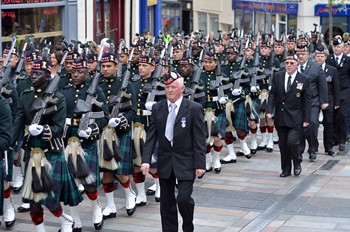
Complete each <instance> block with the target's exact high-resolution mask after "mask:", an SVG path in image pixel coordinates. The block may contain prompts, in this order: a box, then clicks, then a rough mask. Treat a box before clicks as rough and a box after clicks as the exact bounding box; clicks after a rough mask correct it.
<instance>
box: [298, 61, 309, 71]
mask: <svg viewBox="0 0 350 232" xmlns="http://www.w3.org/2000/svg"><path fill="white" fill-rule="evenodd" d="M306 66H307V61H306V62H305V63H304V64H301V65H299V67H298V71H299V72H301V67H303V70H304V71H305V69H306Z"/></svg>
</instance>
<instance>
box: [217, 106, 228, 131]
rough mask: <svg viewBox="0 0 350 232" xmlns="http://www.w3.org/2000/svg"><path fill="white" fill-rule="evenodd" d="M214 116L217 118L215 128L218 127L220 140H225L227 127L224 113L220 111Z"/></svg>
mask: <svg viewBox="0 0 350 232" xmlns="http://www.w3.org/2000/svg"><path fill="white" fill-rule="evenodd" d="M215 116H216V117H217V121H216V126H217V127H218V131H219V134H220V136H221V138H225V134H226V127H227V126H228V123H227V120H226V115H225V112H224V111H221V112H220V113H216V114H215Z"/></svg>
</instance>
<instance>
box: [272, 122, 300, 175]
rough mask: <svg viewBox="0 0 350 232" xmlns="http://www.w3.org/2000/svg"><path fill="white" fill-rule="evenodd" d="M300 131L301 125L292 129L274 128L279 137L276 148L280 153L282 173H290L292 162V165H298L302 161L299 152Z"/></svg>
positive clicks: (284, 127)
mask: <svg viewBox="0 0 350 232" xmlns="http://www.w3.org/2000/svg"><path fill="white" fill-rule="evenodd" d="M302 129H303V127H302V125H300V126H296V127H293V128H291V127H286V126H276V130H277V133H278V137H279V141H278V146H279V148H280V153H281V169H282V172H284V173H291V170H292V160H293V165H295V164H299V163H301V162H302V160H303V159H302V156H301V154H300V151H299V145H300V134H301V131H302Z"/></svg>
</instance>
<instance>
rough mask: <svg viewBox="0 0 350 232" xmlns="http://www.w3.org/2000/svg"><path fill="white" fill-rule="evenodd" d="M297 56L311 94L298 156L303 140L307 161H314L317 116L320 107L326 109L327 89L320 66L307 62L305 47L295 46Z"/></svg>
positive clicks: (316, 148) (324, 76)
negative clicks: (309, 114)
mask: <svg viewBox="0 0 350 232" xmlns="http://www.w3.org/2000/svg"><path fill="white" fill-rule="evenodd" d="M296 51H297V55H298V57H299V60H298V61H299V67H298V69H299V72H301V73H303V74H305V75H306V76H307V77H308V78H309V90H310V94H311V118H310V125H309V126H308V127H305V128H304V130H303V132H304V133H301V137H300V154H301V155H302V154H303V153H304V150H305V147H306V145H305V143H306V142H305V139H306V140H307V141H308V144H309V149H308V153H309V160H310V161H315V160H316V152H317V151H318V139H317V135H318V126H319V122H318V116H319V114H320V107H321V109H322V110H324V109H326V108H327V107H328V87H327V82H326V74H325V73H324V72H323V70H322V69H321V65H320V64H318V63H315V62H313V61H311V60H309V50H308V48H307V46H306V45H298V46H297V50H296Z"/></svg>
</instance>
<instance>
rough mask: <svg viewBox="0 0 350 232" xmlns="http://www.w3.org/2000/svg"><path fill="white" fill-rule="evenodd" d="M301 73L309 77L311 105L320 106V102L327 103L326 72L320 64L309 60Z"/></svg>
mask: <svg viewBox="0 0 350 232" xmlns="http://www.w3.org/2000/svg"><path fill="white" fill-rule="evenodd" d="M303 74H304V75H306V76H308V77H309V90H310V93H311V106H320V104H323V103H328V86H327V81H326V74H325V73H324V71H323V70H322V68H321V65H320V64H318V63H315V62H313V61H311V60H309V61H308V62H307V65H306V67H305V70H304V72H303Z"/></svg>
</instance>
